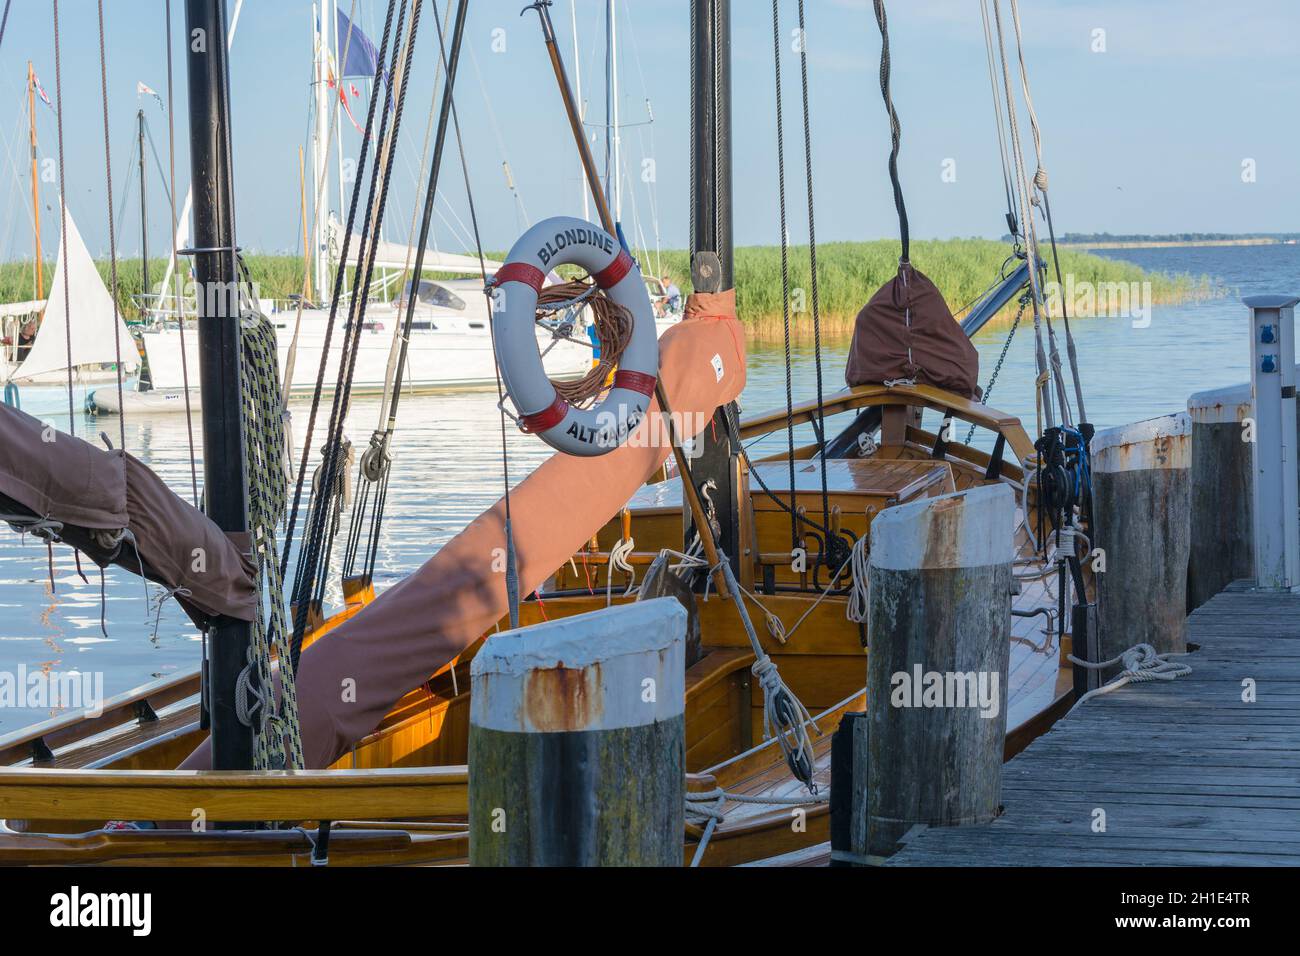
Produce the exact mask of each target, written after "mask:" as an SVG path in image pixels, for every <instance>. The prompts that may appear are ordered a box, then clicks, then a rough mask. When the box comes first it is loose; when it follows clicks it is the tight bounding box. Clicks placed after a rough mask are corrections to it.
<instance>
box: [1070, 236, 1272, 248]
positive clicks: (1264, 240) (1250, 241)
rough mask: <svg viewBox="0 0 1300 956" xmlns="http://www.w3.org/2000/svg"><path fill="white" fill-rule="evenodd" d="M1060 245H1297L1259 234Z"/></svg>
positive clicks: (1147, 246)
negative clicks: (1226, 237) (1223, 237)
mask: <svg viewBox="0 0 1300 956" xmlns="http://www.w3.org/2000/svg"><path fill="white" fill-rule="evenodd" d="M1058 245H1060V246H1063V247H1065V248H1068V249H1080V250H1088V249H1179V248H1191V247H1193V246H1280V245H1296V240H1294V239H1275V238H1270V237H1267V236H1257V237H1251V238H1243V239H1121V240H1114V241H1109V242H1101V241H1098V242H1087V241H1081V242H1074V241H1070V240H1061V241H1060V242H1059V243H1058Z"/></svg>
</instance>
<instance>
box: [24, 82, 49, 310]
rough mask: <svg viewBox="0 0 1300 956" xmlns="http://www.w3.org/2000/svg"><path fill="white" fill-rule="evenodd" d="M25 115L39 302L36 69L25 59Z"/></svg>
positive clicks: (42, 284) (41, 286)
mask: <svg viewBox="0 0 1300 956" xmlns="http://www.w3.org/2000/svg"><path fill="white" fill-rule="evenodd" d="M27 117H28V119H29V120H30V122H31V141H32V235H33V236H34V237H35V239H36V262H35V268H34V269H33V274H34V276H35V283H34V285H33V288H34V289H35V295H33V296H32V298H34V299H35V300H37V301H38V302H39V301H40V300H41V299H43V298H45V272H44V266H43V264H42V262H41V190H40V183H41V180H40V175H39V173H38V171H37V168H36V71H35V70H34V69H32V61H31V60H28V61H27Z"/></svg>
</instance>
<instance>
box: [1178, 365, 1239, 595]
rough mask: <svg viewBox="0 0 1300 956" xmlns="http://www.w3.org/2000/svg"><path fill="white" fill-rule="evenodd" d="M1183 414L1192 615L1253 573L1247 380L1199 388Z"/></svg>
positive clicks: (1189, 588)
mask: <svg viewBox="0 0 1300 956" xmlns="http://www.w3.org/2000/svg"><path fill="white" fill-rule="evenodd" d="M1187 414H1188V416H1189V417H1190V418H1191V420H1192V466H1191V480H1192V503H1191V508H1192V511H1191V544H1190V548H1189V556H1188V566H1187V613H1189V614H1190V613H1191V612H1192V611H1194V610H1196V609H1197V608H1198V607H1200V606H1201V605H1202V604H1204V603H1205V602H1206V601H1208V600H1209V599H1210V598H1212V597H1214V595H1216V594H1218V593H1219V592H1220V591H1222V590H1223V589H1224V588H1225V587H1227V586H1228V585H1229V584H1231V583H1232V582H1233V581H1238V580H1241V579H1242V578H1250V577H1254V575H1255V554H1254V545H1253V544H1252V540H1253V539H1252V534H1253V532H1252V529H1251V524H1252V521H1253V520H1254V519H1253V515H1254V507H1253V505H1252V503H1251V477H1250V467H1251V466H1250V455H1251V451H1250V444H1251V442H1252V441H1253V440H1254V428H1253V423H1252V422H1251V421H1249V419H1250V418H1251V397H1250V383H1249V382H1247V383H1245V384H1242V385H1231V386H1229V387H1228V388H1216V389H1212V390H1210V391H1206V392H1197V393H1196V394H1195V395H1193V396H1192V397H1191V398H1189V399H1188V400H1187Z"/></svg>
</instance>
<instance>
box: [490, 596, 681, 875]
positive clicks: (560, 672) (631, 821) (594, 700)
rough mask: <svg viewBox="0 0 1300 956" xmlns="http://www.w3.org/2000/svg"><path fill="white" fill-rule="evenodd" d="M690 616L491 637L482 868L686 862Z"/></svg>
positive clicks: (620, 609)
mask: <svg viewBox="0 0 1300 956" xmlns="http://www.w3.org/2000/svg"><path fill="white" fill-rule="evenodd" d="M685 633H686V611H685V610H684V609H683V608H682V606H681V604H680V603H679V602H678V601H677V600H676V599H675V598H658V599H656V600H653V601H641V602H637V603H634V604H625V605H620V606H617V607H612V608H607V609H604V610H600V611H593V612H591V613H589V614H579V615H576V616H574V617H568V618H562V619H560V620H555V621H550V622H547V623H544V624H537V625H533V626H531V627H525V628H520V629H519V630H515V631H504V632H502V633H500V634H495V635H493V636H492V637H489V638H488V639H487V641H485V642H484V644H483V648H482V650H480V651H479V653H478V655H477V656H476V657H475V658H474V660H473V662H472V663H471V665H470V675H471V676H470V679H471V682H472V690H473V692H472V695H471V697H470V732H469V822H470V844H469V853H470V863H471V864H472V865H474V866H681V865H682V860H683V846H684V840H685V829H684V827H685V823H684V815H685V814H684V804H685V779H686V778H685V773H686V770H685V759H686V748H685V739H686V737H685V710H686V690H685V685H686V667H685Z"/></svg>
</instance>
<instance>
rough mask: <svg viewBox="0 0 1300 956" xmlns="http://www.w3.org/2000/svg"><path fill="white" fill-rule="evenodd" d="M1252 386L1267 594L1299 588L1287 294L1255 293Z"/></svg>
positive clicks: (1258, 561) (1259, 549)
mask: <svg viewBox="0 0 1300 956" xmlns="http://www.w3.org/2000/svg"><path fill="white" fill-rule="evenodd" d="M1242 301H1243V302H1244V303H1245V305H1246V308H1248V309H1249V310H1250V382H1251V389H1252V390H1253V392H1254V395H1255V407H1254V414H1255V441H1254V442H1253V443H1251V451H1252V458H1251V470H1252V472H1253V478H1254V485H1253V492H1254V495H1253V497H1254V502H1253V503H1254V517H1255V536H1254V545H1255V584H1256V586H1257V587H1259V588H1260V589H1262V590H1266V591H1289V590H1291V589H1293V588H1300V519H1297V511H1298V510H1300V495H1298V493H1297V489H1298V488H1300V484H1298V483H1300V473H1298V471H1297V468H1296V445H1295V443H1294V442H1295V438H1296V435H1297V429H1298V428H1300V424H1297V416H1296V366H1295V306H1296V303H1297V302H1298V301H1300V300H1297V299H1296V298H1295V297H1294V296H1289V295H1253V296H1247V297H1246V298H1245V299H1243V300H1242Z"/></svg>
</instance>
